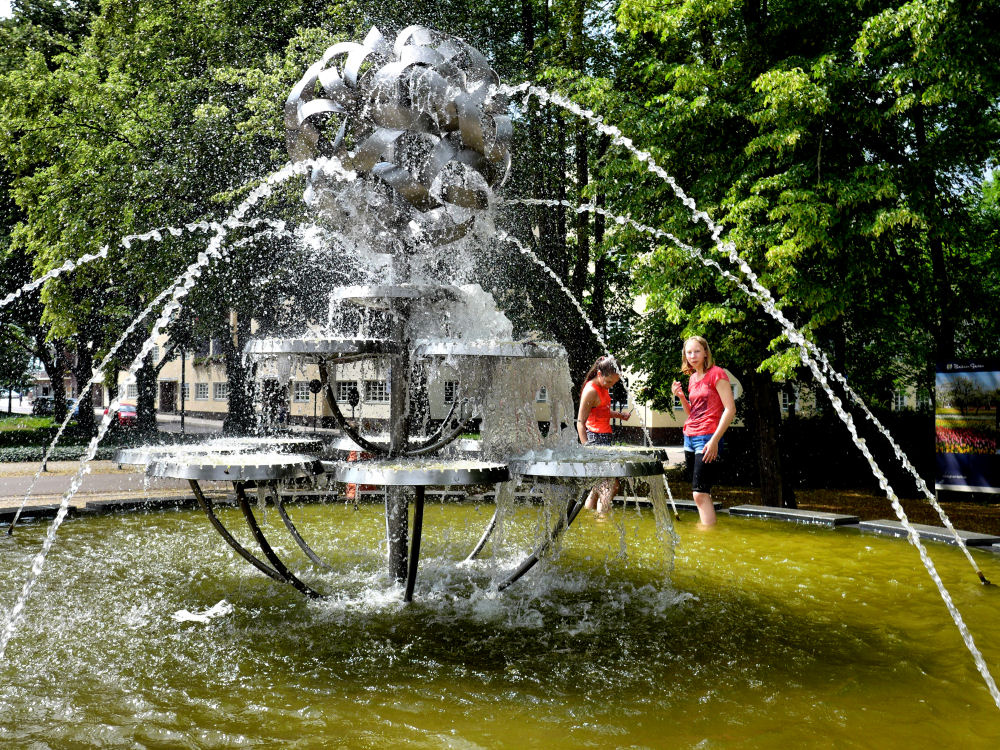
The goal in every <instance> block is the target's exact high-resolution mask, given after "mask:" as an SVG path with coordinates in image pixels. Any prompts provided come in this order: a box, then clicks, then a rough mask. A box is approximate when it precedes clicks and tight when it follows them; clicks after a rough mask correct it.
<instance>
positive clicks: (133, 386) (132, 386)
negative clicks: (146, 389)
mask: <svg viewBox="0 0 1000 750" xmlns="http://www.w3.org/2000/svg"><path fill="white" fill-rule="evenodd" d="M125 398H139V384H138V383H129V384H128V385H127V386H126V387H125Z"/></svg>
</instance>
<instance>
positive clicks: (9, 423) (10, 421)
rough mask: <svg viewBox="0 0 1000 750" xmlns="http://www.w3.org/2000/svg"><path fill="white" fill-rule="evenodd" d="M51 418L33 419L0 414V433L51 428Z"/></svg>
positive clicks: (24, 416)
mask: <svg viewBox="0 0 1000 750" xmlns="http://www.w3.org/2000/svg"><path fill="white" fill-rule="evenodd" d="M54 424H55V422H54V421H53V419H52V417H33V416H31V415H29V414H0V432H9V431H10V430H38V429H41V428H44V427H52V426H54Z"/></svg>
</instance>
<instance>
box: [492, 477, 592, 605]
mask: <svg viewBox="0 0 1000 750" xmlns="http://www.w3.org/2000/svg"><path fill="white" fill-rule="evenodd" d="M589 493H590V490H589V489H587V490H584V492H583V494H581V495H580V497H579V498H578V499H577V500H570V501H569V504H568V505H567V507H566V520H565V522H563V519H561V518H560V519H559V521H558V522H557V523H556V525H555V526H554V527H553V528H552V531H550V532H549V538H548V539H546V540H545V541H544V542H542V543H541V544H540V545H538V548H537V549H536V550H535V551H534V552H532V553H531V554H530V555H528V556H527V557H526V558H525V559H524V562H522V563H521V564H520V565H518V566H517V570H515V571H514V572H513V573H511V574H510V575H509V576H507V578H505V579H504V580H503V581H502V582H501V583H500V585H499V586H497V591H503V590H504V589H505V588H507V587H508V586H510V585H511V584H512V583H514V582H516V581H517V580H518V579H519V578H520V577H521V576H523V575H524V574H525V573H527V572H528V571H529V570H531V569H532V568H533V567H535V564H536V563H537V562H538V560H539V558H540V557H541V556H542V555H543V554H545V551H546V550H547V549H548V548H549V547H551V546H552V543H553V542H555V540H556V539H558V538H559V536H560V535H561V534H562V533H563V532H564V531H566V529H568V528H569V526H570V524H571V523H573V521H575V520H576V517H577V516H578V515H579V514H580V511H581V510H582V509H583V506H584V503H586V501H587V495H588V494H589Z"/></svg>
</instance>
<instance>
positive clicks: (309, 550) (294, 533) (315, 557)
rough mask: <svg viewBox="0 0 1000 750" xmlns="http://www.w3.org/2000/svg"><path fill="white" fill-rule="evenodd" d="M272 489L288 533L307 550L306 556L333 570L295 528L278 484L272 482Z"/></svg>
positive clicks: (302, 548)
mask: <svg viewBox="0 0 1000 750" xmlns="http://www.w3.org/2000/svg"><path fill="white" fill-rule="evenodd" d="M271 491H272V492H274V507H275V508H277V509H278V515H279V516H281V520H282V521H284V522H285V527H286V528H287V529H288V533H289V534H291V535H292V539H294V540H295V543H296V544H297V545H299V549H300V550H302V551H303V552H305V553H306V557H308V558H309V559H310V560H312V561H313V562H314V563H316V564H317V565H319V566H320V567H321V568H326V569H327V570H333V566H332V565H330V564H329V563H327V562H325V561H323V560H321V559H320V557H319V556H318V555H317V554H316V553H315V552H313V550H312V547H310V546H309V545H308V544H306V540H305V539H303V538H302V535H301V534H299V530H298V529H296V528H295V524H294V523H292V519H291V518H289V517H288V511H286V510H285V501H284V498H282V497H281V492H279V491H278V487H277V485H275V484H272V485H271Z"/></svg>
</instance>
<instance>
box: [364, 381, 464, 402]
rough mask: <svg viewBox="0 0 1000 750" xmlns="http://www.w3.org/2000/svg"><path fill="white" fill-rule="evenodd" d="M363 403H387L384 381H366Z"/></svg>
mask: <svg viewBox="0 0 1000 750" xmlns="http://www.w3.org/2000/svg"><path fill="white" fill-rule="evenodd" d="M453 398H454V397H453ZM365 401H367V402H368V403H370V404H387V403H389V385H388V383H386V382H385V381H384V380H366V381H365Z"/></svg>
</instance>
